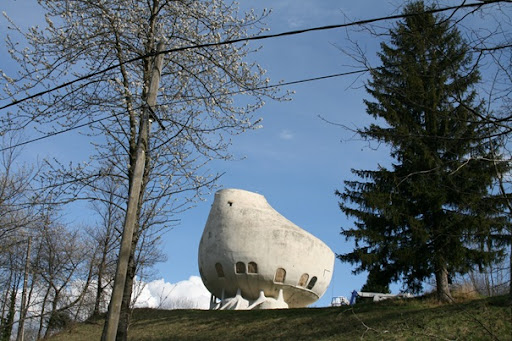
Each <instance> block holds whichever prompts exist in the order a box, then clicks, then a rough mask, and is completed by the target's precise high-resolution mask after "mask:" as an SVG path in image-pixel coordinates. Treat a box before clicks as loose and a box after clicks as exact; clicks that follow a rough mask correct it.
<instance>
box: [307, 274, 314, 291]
mask: <svg viewBox="0 0 512 341" xmlns="http://www.w3.org/2000/svg"><path fill="white" fill-rule="evenodd" d="M315 284H316V276H313V278H311V281H309V284H308V289H309V290H311V289H313V287H314V286H315Z"/></svg>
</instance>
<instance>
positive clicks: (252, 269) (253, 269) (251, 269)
mask: <svg viewBox="0 0 512 341" xmlns="http://www.w3.org/2000/svg"><path fill="white" fill-rule="evenodd" d="M247 273H250V274H257V273H258V264H256V263H254V262H249V264H247Z"/></svg>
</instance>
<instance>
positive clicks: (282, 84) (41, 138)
mask: <svg viewBox="0 0 512 341" xmlns="http://www.w3.org/2000/svg"><path fill="white" fill-rule="evenodd" d="M367 71H369V70H368V69H360V70H355V71H349V72H342V73H335V74H332V75H325V76H319V77H313V78H306V79H300V80H295V81H290V82H285V83H277V84H270V85H266V86H261V87H257V88H253V89H243V90H239V91H233V92H230V93H227V94H226V95H227V96H229V95H236V94H239V93H242V92H246V91H256V90H264V89H271V88H276V87H281V86H289V85H294V84H300V83H307V82H313V81H319V80H324V79H329V78H335V77H342V76H350V75H355V74H359V73H364V72H367ZM212 97H213V95H212V96H203V97H196V98H191V99H185V100H181V101H176V102H173V103H171V104H181V103H187V102H193V101H200V100H205V99H208V98H212ZM119 115H121V113H116V114H112V115H109V116H106V117H102V118H98V119H96V120H92V121H89V122H87V123H82V124H79V125H77V126H74V127H70V128H67V129H63V130H60V131H56V132H52V133H48V134H46V135H43V136H39V137H36V138H34V139H31V140H27V141H23V142H20V143H17V144H15V145H12V146H8V147H4V148H2V149H0V152H4V151H6V150H10V149H14V148H17V147H21V146H24V145H27V144H30V143H33V142H37V141H41V140H44V139H47V138H50V137H53V136H56V135H60V134H63V133H67V132H70V131H72V130H76V129H80V128H83V127H86V126H89V125H91V124H94V123H98V122H101V121H104V120H108V119H110V118H113V117H116V116H119ZM155 117H156V115H155ZM160 124H162V123H161V122H160Z"/></svg>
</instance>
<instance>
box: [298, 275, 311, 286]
mask: <svg viewBox="0 0 512 341" xmlns="http://www.w3.org/2000/svg"><path fill="white" fill-rule="evenodd" d="M308 279H309V275H308V274H302V276H300V279H299V283H298V285H299V287H305V286H306V283H307V282H308Z"/></svg>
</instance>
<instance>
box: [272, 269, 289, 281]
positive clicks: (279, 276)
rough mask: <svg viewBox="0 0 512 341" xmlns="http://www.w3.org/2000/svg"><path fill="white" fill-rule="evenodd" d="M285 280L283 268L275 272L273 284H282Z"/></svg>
mask: <svg viewBox="0 0 512 341" xmlns="http://www.w3.org/2000/svg"><path fill="white" fill-rule="evenodd" d="M285 279H286V270H285V269H283V268H278V269H277V270H276V275H275V277H274V282H276V283H284V280H285Z"/></svg>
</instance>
